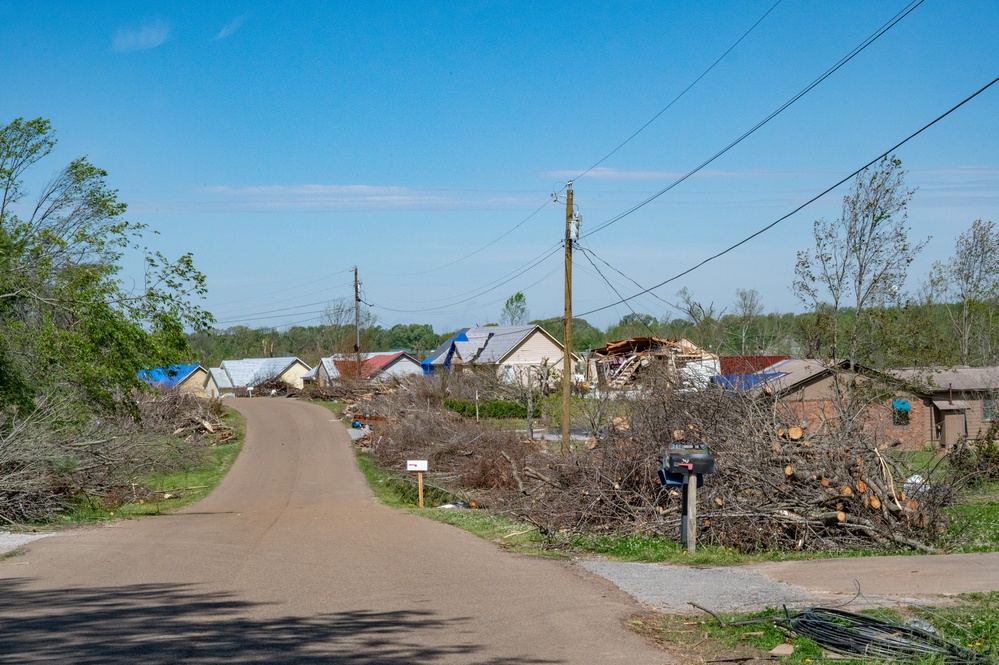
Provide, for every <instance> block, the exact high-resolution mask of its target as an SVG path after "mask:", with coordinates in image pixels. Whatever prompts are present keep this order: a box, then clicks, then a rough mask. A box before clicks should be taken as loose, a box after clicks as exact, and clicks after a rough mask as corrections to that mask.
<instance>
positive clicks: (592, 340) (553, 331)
mask: <svg viewBox="0 0 999 665" xmlns="http://www.w3.org/2000/svg"><path fill="white" fill-rule="evenodd" d="M531 323H532V324H534V325H538V326H541V327H542V328H544V329H545V331H546V332H547V333H548V334H549V335H551V336H552V337H554V338H555V339H557V340H558V341H559V342H561V343H565V321H564V320H563V319H562V317H561V316H553V317H552V318H550V319H535V320H534V321H531ZM604 341H605V337H604V335H603V333H601V332H600V330H599V329H598V328H596V327H595V326H593V325H591V324H590V323H589V322H588V321H587V320H586V319H576V318H574V319H573V320H572V350H573V351H577V352H582V351H586V350H588V349H595V348H597V347H599V346H601V345H602V344H603V343H604Z"/></svg>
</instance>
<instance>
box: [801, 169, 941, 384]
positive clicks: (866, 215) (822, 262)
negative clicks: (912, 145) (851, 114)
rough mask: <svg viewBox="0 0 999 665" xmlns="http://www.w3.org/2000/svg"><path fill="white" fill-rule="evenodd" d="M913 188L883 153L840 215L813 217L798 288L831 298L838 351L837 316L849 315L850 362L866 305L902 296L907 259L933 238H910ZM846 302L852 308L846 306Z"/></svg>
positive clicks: (815, 297) (817, 298)
mask: <svg viewBox="0 0 999 665" xmlns="http://www.w3.org/2000/svg"><path fill="white" fill-rule="evenodd" d="M914 192H915V190H912V189H907V188H906V186H905V171H903V170H902V162H901V161H899V160H898V159H897V158H895V157H894V156H892V157H885V158H883V159H882V160H881V161H880V162H879V163H878V165H877V166H876V167H874V168H870V169H865V170H864V171H862V172H861V173H860V174H858V175H857V178H856V179H855V180H854V182H853V187H852V188H851V189H850V192H849V193H848V194H847V195H846V196H845V197H843V209H842V214H841V215H840V218H839V219H837V220H835V221H833V222H828V221H825V220H816V221H815V223H814V226H813V232H814V236H815V247H814V248H813V249H809V250H804V251H801V252H798V261H797V265H796V266H795V274H796V275H797V278H796V279H795V281H794V292H795V294H796V295H797V296H798V297H799V298H801V300H802V301H803V302H805V303H806V304H811V305H813V306H814V307H816V309H817V310H818V309H820V306H821V305H822V304H823V303H829V304H831V314H832V315H833V317H835V318H836V319H837V320H836V321H834V327H833V331H834V332H833V335H834V339H833V349H834V353H837V352H838V350H839V342H840V340H839V321H838V319H839V318H840V315H841V314H842V315H846V316H847V319H848V321H847V331H846V334H847V348H848V356H849V360H850V364H851V366H853V365H855V364H856V362H857V356H858V350H859V347H860V341H861V340H860V333H861V330H862V326H863V325H864V323H865V320H866V314H867V311H868V310H869V309H870V308H873V307H877V306H883V305H885V304H886V303H888V302H894V301H897V300H898V299H900V298H901V296H902V294H903V292H904V284H905V278H906V275H907V273H908V269H909V264H911V263H912V260H913V259H914V258H915V256H916V255H917V254H918V253H919V252H920V251H922V249H923V247H925V246H926V242H927V241H928V240H929V239H928V238H927V239H926V240H921V241H919V242H917V243H915V244H913V243H910V242H909V230H910V229H909V228H908V227H907V226H906V220H907V217H908V214H907V212H906V209H907V206H908V204H909V201H910V200H912V195H913V193H914ZM847 304H849V305H852V311H844V310H843V308H844V307H845V306H846V305H847Z"/></svg>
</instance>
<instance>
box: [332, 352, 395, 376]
mask: <svg viewBox="0 0 999 665" xmlns="http://www.w3.org/2000/svg"><path fill="white" fill-rule="evenodd" d="M404 353H405V351H400V352H399V353H391V354H380V355H377V356H374V357H372V358H368V359H366V360H362V361H361V378H362V379H370V378H371V377H372V376H374V375H375V374H377V373H378V372H380V371H381V370H383V369H385V368H386V367H388V366H389V365H391V364H392V363H393V362H395V361H396V359H398V358H399V356H401V355H403V354H404ZM333 364H334V365H335V366H336V369H337V371H338V372H339V373H340V376H345V377H348V378H353V377H356V376H357V361H356V360H354V359H352V358H351V359H345V360H334V361H333Z"/></svg>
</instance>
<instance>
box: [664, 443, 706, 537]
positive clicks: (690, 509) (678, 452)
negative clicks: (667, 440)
mask: <svg viewBox="0 0 999 665" xmlns="http://www.w3.org/2000/svg"><path fill="white" fill-rule="evenodd" d="M714 470H715V456H714V455H712V454H711V453H710V452H708V447H707V446H705V445H703V444H699V445H677V444H673V445H671V446H670V447H669V449H667V451H666V452H665V453H663V463H662V466H660V467H659V482H660V483H661V484H662V485H663V486H674V487H675V486H679V487H682V488H683V491H682V495H681V514H680V543H681V544H682V545H684V546H685V547H686V548H687V552H689V553H691V554H693V553H694V550H695V548H696V544H697V488H698V487H699V486H700V485H703V484H704V474H707V473H713V472H714Z"/></svg>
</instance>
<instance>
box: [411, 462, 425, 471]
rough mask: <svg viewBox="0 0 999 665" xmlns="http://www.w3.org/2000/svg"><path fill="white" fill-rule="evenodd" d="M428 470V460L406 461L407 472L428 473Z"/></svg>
mask: <svg viewBox="0 0 999 665" xmlns="http://www.w3.org/2000/svg"><path fill="white" fill-rule="evenodd" d="M426 470H427V460H425V459H411V460H406V471H426Z"/></svg>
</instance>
